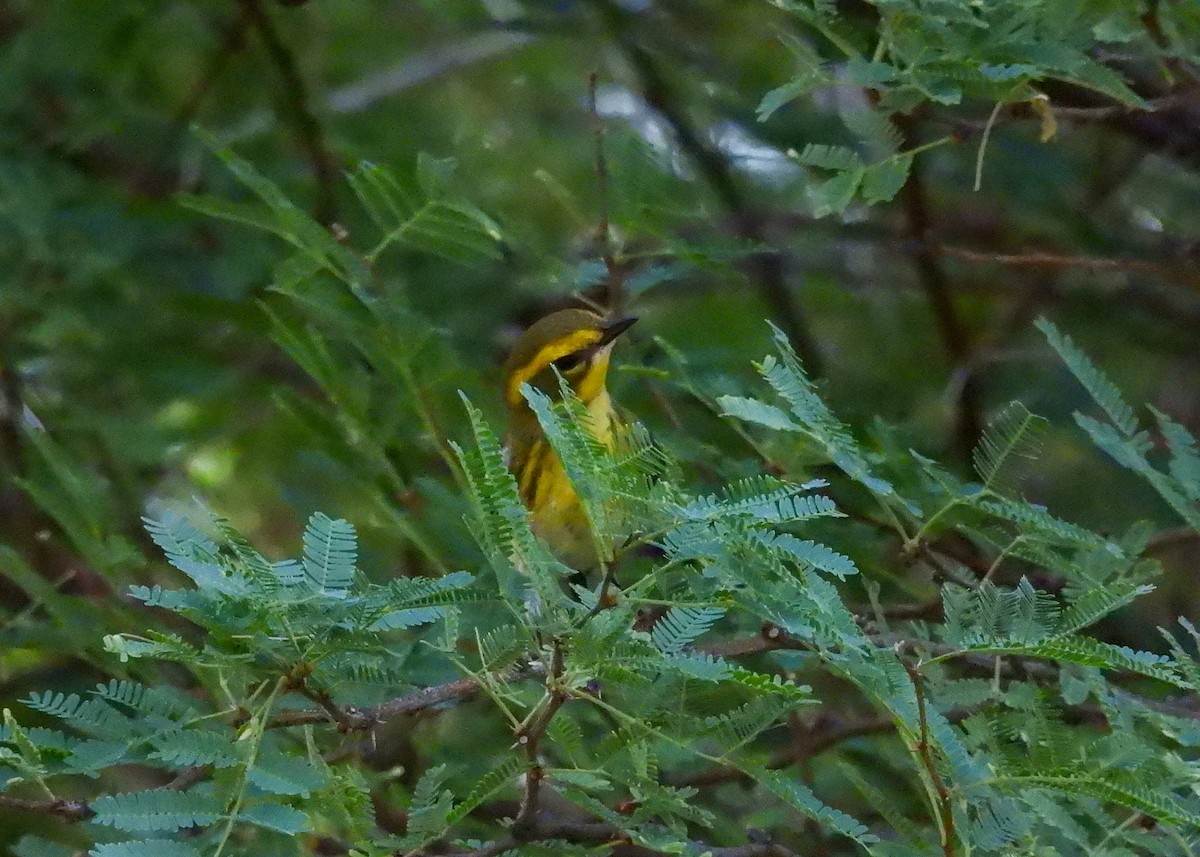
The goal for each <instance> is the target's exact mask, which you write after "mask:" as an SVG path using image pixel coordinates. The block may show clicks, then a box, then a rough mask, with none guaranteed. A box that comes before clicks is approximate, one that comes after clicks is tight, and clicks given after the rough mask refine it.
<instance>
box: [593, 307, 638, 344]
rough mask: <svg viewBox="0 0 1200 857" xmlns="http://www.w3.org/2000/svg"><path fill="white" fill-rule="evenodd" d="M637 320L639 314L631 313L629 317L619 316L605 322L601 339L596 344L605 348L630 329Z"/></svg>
mask: <svg viewBox="0 0 1200 857" xmlns="http://www.w3.org/2000/svg"><path fill="white" fill-rule="evenodd" d="M635 321H637V316H636V315H631V316H628V317H627V318H618V319H617V320H616V321H609V322H605V324H604V326H603V327H601V328H600V341H599V342H598V343H596V344H597V345H598V346H600V347H601V348H603V347H604V346H605V345H608V343H610V342H612V341H613V340H614V339H616V338H617V337H618V336H620V335H621V334H622V333H624V332H625V331H627V330H629V328H631V327H632V326H633V323H634V322H635Z"/></svg>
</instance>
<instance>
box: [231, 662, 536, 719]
mask: <svg viewBox="0 0 1200 857" xmlns="http://www.w3.org/2000/svg"><path fill="white" fill-rule="evenodd" d="M535 674H536V670H534V669H533V667H532V666H531V665H528V664H526V665H521V666H518V667H514V668H512V669H508V670H505V671H503V672H501V673H499V674H497V675H495V676H493V677H492V680H494V681H497V682H501V683H507V682H511V681H519V680H521V679H524V678H529V677H531V676H533V675H535ZM480 687H481V682H480V680H479V679H476V678H470V677H468V678H460V679H457V680H455V681H450V682H446V683H445V684H439V685H434V686H433V687H425V688H421V689H420V690H415V691H413V692H412V693H406V694H404V695H403V696H398V697H396V698H395V699H391V700H388V701H387V702H383V703H380V704H379V705H376V706H374V707H372V708H355V707H354V706H352V705H345V706H339V707H338V709H337V711H338V714H337V716H336V717H334V719H335V721H336V722H338V724H339V729H341V730H342V731H345V732H350V731H358V730H363V729H371V728H373V727H375V726H376V725H378V724H380V723H382V722H384V721H385V720H388V719H390V718H392V717H395V716H397V715H399V714H413V713H416V712H418V711H424V710H425V709H427V708H434V707H435V706H438V705H445V704H446V703H448V702H455V701H458V700H462V699H466V698H468V697H471V696H474V695H475V694H476V693H477V692H478V691H479V689H480ZM330 717H331V714H330V712H329V711H326V710H325V709H324V708H312V709H309V708H305V709H295V710H290V711H280V712H278V713H277V714H275V715H273V716H272V717H271V719H270V720H269V721H268V722H267V726H268V727H269V728H272V729H279V728H284V727H288V726H306V725H309V724H313V723H327V722H329V720H330ZM343 724H344V728H343ZM234 725H237V724H236V722H235V724H234Z"/></svg>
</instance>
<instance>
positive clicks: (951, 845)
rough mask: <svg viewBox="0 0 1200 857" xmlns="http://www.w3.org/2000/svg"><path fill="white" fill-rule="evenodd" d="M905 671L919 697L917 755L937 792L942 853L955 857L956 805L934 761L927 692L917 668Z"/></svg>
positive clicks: (906, 668)
mask: <svg viewBox="0 0 1200 857" xmlns="http://www.w3.org/2000/svg"><path fill="white" fill-rule="evenodd" d="M904 669H905V670H906V671H907V672H908V677H909V679H910V680H911V681H912V683H913V691H914V692H915V693H916V695H917V723H918V728H919V729H920V733H919V734H918V737H917V755H918V756H919V757H920V759H921V763H922V765H924V767H925V770H926V772H928V774H929V779H930V780H931V781H932V782H933V788H934V791H935V792H937V799H938V807H937V812H938V814H939V815H940V816H941V824H940V827H941V829H942V837H943V838H942V851H943V852H944V853H945V855H946V857H954V855H955V853H956V852H957V850H958V842H957V838H958V835H957V833H956V832H955V830H954V805H953V804H952V803H951V800H950V791H949V790H948V789H947V788H946V783H945V782H944V781H943V780H942V775H941V774H940V773H938V769H937V765H936V764H935V763H934V761H933V748H932V745H931V744H930V741H929V721H928V720H927V719H926V716H925V691H924V690H923V689H922V687H921V673H920V672H919V670H918V669H917V667H915V666H913V665H912V664H908V663H906V664H905V665H904Z"/></svg>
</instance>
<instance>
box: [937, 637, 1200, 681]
mask: <svg viewBox="0 0 1200 857" xmlns="http://www.w3.org/2000/svg"><path fill="white" fill-rule="evenodd" d="M971 652H984V653H987V654H1008V655H1024V656H1027V657H1033V658H1045V659H1046V660H1051V661H1063V662H1066V663H1072V664H1080V665H1082V666H1089V667H1098V668H1099V669H1103V670H1116V671H1121V670H1124V671H1127V672H1132V673H1138V674H1139V675H1144V676H1149V677H1150V678H1155V679H1158V680H1159V681H1161V682H1164V683H1165V684H1169V685H1172V686H1173V687H1178V688H1181V689H1183V690H1192V689H1193V688H1192V685H1191V683H1190V682H1188V681H1187V680H1186V679H1185V678H1184V677H1183V676H1182V675H1181V674H1180V672H1179V669H1178V666H1177V665H1176V663H1175V662H1174V661H1173V660H1171V659H1170V658H1168V657H1166V656H1165V655H1156V654H1154V653H1153V652H1139V651H1135V650H1133V649H1130V648H1126V647H1125V646H1114V645H1112V644H1110V643H1101V642H1100V641H1099V640H1093V639H1092V638H1090V637H1062V638H1056V639H1048V640H1039V641H1033V642H1027V641H1024V640H995V641H992V642H981V643H976V644H973V645H968V646H965V647H964V648H963V649H962V653H964V654H965V653H971ZM945 657H946V656H945V655H940V656H938V657H937V658H935V660H943V659H945Z"/></svg>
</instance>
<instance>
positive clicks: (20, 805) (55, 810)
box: [0, 794, 96, 822]
mask: <svg viewBox="0 0 1200 857" xmlns="http://www.w3.org/2000/svg"><path fill="white" fill-rule="evenodd" d="M0 808H2V809H13V810H18V811H20V812H36V813H39V814H42V815H51V816H54V817H55V818H59V819H62V820H63V821H69V822H78V821H87V820H88V819H89V818H91V817H92V816H94V815H95V814H96V813H95V811H94V810H93V809H92V808H91V807H90V806H88V805H87V802H86V801H81V800H63V799H62V798H57V799H55V800H29V799H27V798H21V797H16V796H15V795H8V794H0Z"/></svg>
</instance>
